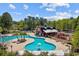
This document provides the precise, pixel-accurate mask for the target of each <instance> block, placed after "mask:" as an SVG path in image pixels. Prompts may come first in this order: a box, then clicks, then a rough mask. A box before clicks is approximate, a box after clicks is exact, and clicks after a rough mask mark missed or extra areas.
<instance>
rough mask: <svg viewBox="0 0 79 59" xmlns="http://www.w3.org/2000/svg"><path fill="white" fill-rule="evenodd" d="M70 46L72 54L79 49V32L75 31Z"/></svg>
mask: <svg viewBox="0 0 79 59" xmlns="http://www.w3.org/2000/svg"><path fill="white" fill-rule="evenodd" d="M71 44H72V51H71V52H72V53H74V50H76V49H78V48H79V31H75V32H74V33H73V36H72V40H71Z"/></svg>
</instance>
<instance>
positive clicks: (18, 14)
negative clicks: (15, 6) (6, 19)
mask: <svg viewBox="0 0 79 59" xmlns="http://www.w3.org/2000/svg"><path fill="white" fill-rule="evenodd" d="M12 14H14V15H16V16H20V15H22V13H20V12H12Z"/></svg>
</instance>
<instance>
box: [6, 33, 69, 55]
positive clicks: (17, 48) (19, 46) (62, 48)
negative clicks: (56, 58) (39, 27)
mask: <svg viewBox="0 0 79 59" xmlns="http://www.w3.org/2000/svg"><path fill="white" fill-rule="evenodd" d="M29 35H30V36H32V35H33V36H34V37H35V35H34V33H29ZM14 40H17V39H14ZM45 41H46V42H48V43H51V44H54V45H56V49H55V50H51V51H49V52H50V54H52V53H56V52H58V51H63V52H67V50H68V47H67V46H65V45H64V44H62V42H56V41H55V40H54V39H52V38H45ZM32 42H34V39H32V38H26V41H25V42H23V43H19V44H17V43H13V42H12V41H10V42H9V44H8V49H7V51H10V52H11V50H12V51H13V52H16V51H21V50H24V47H25V45H27V44H29V43H32ZM11 46H12V48H11ZM29 52H31V53H33V54H35V55H38V54H40V53H41V52H40V53H38V52H39V51H29Z"/></svg>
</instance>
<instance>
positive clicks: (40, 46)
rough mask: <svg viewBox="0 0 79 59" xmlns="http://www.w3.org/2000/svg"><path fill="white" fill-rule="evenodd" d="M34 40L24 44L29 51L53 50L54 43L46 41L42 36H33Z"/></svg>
mask: <svg viewBox="0 0 79 59" xmlns="http://www.w3.org/2000/svg"><path fill="white" fill-rule="evenodd" d="M34 40H35V41H34V42H33V43H31V44H28V45H26V46H25V49H26V50H30V51H49V50H55V48H56V46H55V45H54V44H50V43H47V42H46V41H45V39H44V38H34Z"/></svg>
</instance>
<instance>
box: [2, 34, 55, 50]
mask: <svg viewBox="0 0 79 59" xmlns="http://www.w3.org/2000/svg"><path fill="white" fill-rule="evenodd" d="M21 37H23V38H33V39H34V42H32V43H30V44H27V45H26V46H25V47H24V48H25V50H28V51H50V50H55V49H56V46H55V45H54V44H51V43H48V42H46V41H45V39H44V38H38V37H32V36H28V35H22V36H7V37H3V38H0V42H9V41H10V40H13V39H17V38H21Z"/></svg>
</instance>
